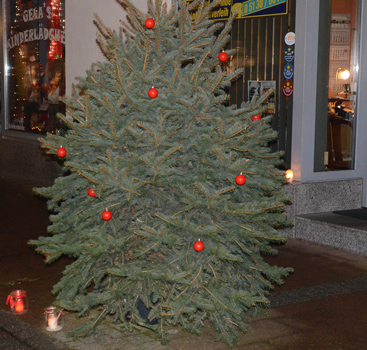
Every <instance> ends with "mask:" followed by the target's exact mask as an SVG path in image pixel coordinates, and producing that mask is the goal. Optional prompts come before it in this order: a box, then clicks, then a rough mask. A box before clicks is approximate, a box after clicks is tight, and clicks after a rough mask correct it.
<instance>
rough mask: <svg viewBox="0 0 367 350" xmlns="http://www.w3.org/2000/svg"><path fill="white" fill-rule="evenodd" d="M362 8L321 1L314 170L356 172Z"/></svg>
mask: <svg viewBox="0 0 367 350" xmlns="http://www.w3.org/2000/svg"><path fill="white" fill-rule="evenodd" d="M359 6H360V1H359V0H350V1H344V0H329V1H325V2H321V8H320V42H319V59H318V87H317V100H316V132H315V134H316V140H315V162H314V168H315V171H330V170H347V169H354V162H355V135H356V132H355V131H356V123H357V111H356V99H357V92H358V54H359V16H358V14H359V13H360V12H359ZM325 22H326V23H327V27H326V26H325ZM325 57H326V58H325ZM326 85H327V86H326Z"/></svg>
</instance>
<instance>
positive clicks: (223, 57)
mask: <svg viewBox="0 0 367 350" xmlns="http://www.w3.org/2000/svg"><path fill="white" fill-rule="evenodd" d="M218 58H219V61H221V62H225V61H227V60H228V54H227V53H226V52H224V51H222V52H221V53H220V54H219V55H218Z"/></svg>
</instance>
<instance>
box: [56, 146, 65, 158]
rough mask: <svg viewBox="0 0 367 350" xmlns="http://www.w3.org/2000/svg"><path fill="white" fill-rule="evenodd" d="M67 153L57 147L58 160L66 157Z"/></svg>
mask: <svg viewBox="0 0 367 350" xmlns="http://www.w3.org/2000/svg"><path fill="white" fill-rule="evenodd" d="M67 153H68V152H66V149H65V148H64V147H62V146H61V147H59V149H58V150H57V155H58V156H59V157H60V158H64V157H65V156H66V155H67Z"/></svg>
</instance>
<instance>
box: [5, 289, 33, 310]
mask: <svg viewBox="0 0 367 350" xmlns="http://www.w3.org/2000/svg"><path fill="white" fill-rule="evenodd" d="M8 304H9V305H10V310H11V312H12V313H14V314H18V315H19V314H24V313H25V312H27V311H28V303H27V292H26V291H24V290H15V291H13V292H11V293H10V294H9V295H8V299H7V301H6V305H8Z"/></svg>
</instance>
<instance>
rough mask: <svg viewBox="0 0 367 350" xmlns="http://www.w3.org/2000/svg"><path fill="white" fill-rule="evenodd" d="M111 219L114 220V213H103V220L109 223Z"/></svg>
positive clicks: (106, 211) (107, 211)
mask: <svg viewBox="0 0 367 350" xmlns="http://www.w3.org/2000/svg"><path fill="white" fill-rule="evenodd" d="M111 218H112V213H111V212H110V211H109V210H107V209H106V210H105V211H104V212H103V213H102V219H103V220H105V221H108V220H111Z"/></svg>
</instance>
